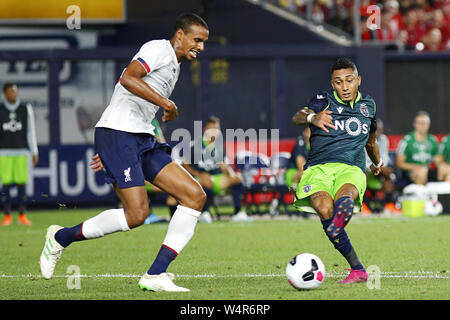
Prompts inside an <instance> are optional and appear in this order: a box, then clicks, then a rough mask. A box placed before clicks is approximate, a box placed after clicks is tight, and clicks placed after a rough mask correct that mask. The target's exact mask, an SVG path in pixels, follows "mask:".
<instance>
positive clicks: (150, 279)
mask: <svg viewBox="0 0 450 320" xmlns="http://www.w3.org/2000/svg"><path fill="white" fill-rule="evenodd" d="M174 278H175V276H174V274H173V273H166V272H164V273H161V274H153V275H149V274H148V273H145V274H144V275H143V276H142V278H141V279H140V280H139V283H138V286H139V288H141V289H143V290H150V291H156V292H189V291H191V290H189V289H186V288H183V287H179V286H177V285H176V284H174V283H173V282H172V280H173V279H174Z"/></svg>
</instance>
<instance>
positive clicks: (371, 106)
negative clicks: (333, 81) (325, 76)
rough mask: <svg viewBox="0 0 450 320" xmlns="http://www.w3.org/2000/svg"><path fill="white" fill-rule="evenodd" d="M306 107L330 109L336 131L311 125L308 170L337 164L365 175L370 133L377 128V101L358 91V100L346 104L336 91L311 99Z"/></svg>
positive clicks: (320, 109) (323, 93)
mask: <svg viewBox="0 0 450 320" xmlns="http://www.w3.org/2000/svg"><path fill="white" fill-rule="evenodd" d="M306 108H308V109H312V110H313V111H314V112H315V113H318V112H320V111H323V110H331V111H332V112H333V113H332V115H331V116H332V118H333V124H334V126H335V127H336V129H331V128H328V129H329V132H325V131H324V130H322V129H320V128H318V127H316V126H314V125H311V126H310V128H311V138H310V145H311V149H310V152H309V155H308V160H307V162H306V165H305V169H306V168H308V167H310V166H314V165H317V164H324V163H331V162H338V163H345V164H348V165H352V166H357V167H359V168H360V169H361V170H362V171H363V172H365V171H366V155H365V152H364V150H365V146H366V143H367V140H368V138H369V133H370V132H374V131H375V130H376V128H377V126H376V119H375V114H376V106H375V101H374V100H373V99H372V98H371V97H369V96H366V97H363V96H362V95H361V93H360V92H358V95H357V97H356V99H355V101H352V102H349V103H346V102H343V101H342V100H341V99H339V96H338V95H337V93H336V92H333V93H328V92H321V93H318V94H317V95H316V96H315V97H314V98H313V99H311V100H310V102H309V103H308V104H307V106H306Z"/></svg>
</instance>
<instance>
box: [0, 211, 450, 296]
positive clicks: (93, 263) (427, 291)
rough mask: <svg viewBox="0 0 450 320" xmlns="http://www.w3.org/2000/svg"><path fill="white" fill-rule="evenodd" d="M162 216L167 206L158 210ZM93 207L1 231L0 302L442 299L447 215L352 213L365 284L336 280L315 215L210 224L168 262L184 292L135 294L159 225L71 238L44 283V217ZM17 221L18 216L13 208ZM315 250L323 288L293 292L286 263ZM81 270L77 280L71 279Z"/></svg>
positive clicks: (335, 263)
mask: <svg viewBox="0 0 450 320" xmlns="http://www.w3.org/2000/svg"><path fill="white" fill-rule="evenodd" d="M156 210H157V211H156V213H157V214H160V215H166V214H167V209H165V208H160V209H159V210H158V208H156ZM100 211H101V209H92V210H72V209H62V210H55V211H33V212H30V213H29V214H28V216H29V218H30V220H31V221H32V222H33V225H32V226H31V227H24V226H21V225H18V224H17V223H16V222H15V223H14V224H13V225H11V226H9V227H2V228H1V229H0V243H1V251H0V252H1V259H0V299H1V300H5V299H12V300H16V299H21V300H23V299H24V300H30V299H43V300H48V299H50V300H52V299H132V300H135V299H148V300H165V299H168V300H178V299H182V300H191V299H192V300H294V299H295V300H309V299H314V300H318V299H326V300H329V299H377V300H379V299H417V300H422V299H439V300H444V299H449V298H450V290H449V289H450V255H449V250H448V248H449V244H450V232H449V230H450V215H443V216H439V217H427V218H415V219H413V218H404V217H391V218H388V217H385V218H383V217H376V216H372V217H360V216H355V217H354V218H353V219H352V221H351V222H350V224H349V225H348V226H347V228H346V230H347V232H348V233H349V235H350V238H351V240H352V243H353V245H354V247H355V249H356V250H357V252H358V254H359V257H360V259H361V261H362V262H363V263H364V265H365V267H366V268H368V267H369V266H373V267H371V268H372V269H373V270H377V268H378V270H379V271H380V274H379V275H380V277H379V278H378V280H379V282H377V281H376V280H377V278H374V280H373V281H370V283H369V285H367V284H365V283H359V284H352V285H341V284H338V281H339V280H341V279H343V278H344V277H345V275H346V274H347V272H346V271H345V270H344V268H347V267H348V266H347V264H346V262H345V260H344V258H342V257H341V256H340V255H339V253H338V252H337V251H336V250H334V248H333V247H332V245H331V244H330V242H329V241H328V239H327V238H326V236H325V234H324V232H323V230H322V227H321V224H320V222H319V221H318V220H317V218H315V217H312V218H310V219H306V220H302V219H297V218H296V219H291V220H258V221H254V222H252V223H230V222H228V221H225V220H223V221H215V222H213V223H212V224H198V225H197V229H196V234H195V236H194V238H193V239H192V240H191V242H190V243H189V244H188V245H187V247H186V248H185V249H184V251H183V252H182V253H181V254H180V255H179V256H178V257H177V259H176V260H175V261H174V262H173V263H172V265H171V266H170V267H169V270H168V271H169V272H173V273H175V274H176V275H177V276H178V278H177V279H175V283H176V284H178V285H180V286H183V287H187V288H189V289H190V290H191V292H189V293H154V292H144V291H141V290H140V289H139V288H138V286H137V283H138V280H139V278H140V276H141V275H142V274H143V273H144V272H146V270H147V269H148V267H149V266H150V264H151V263H152V261H153V259H154V257H155V256H156V254H157V251H158V250H159V247H160V245H161V242H162V240H163V239H164V236H165V233H166V230H167V223H157V224H151V225H143V226H141V227H139V228H137V229H134V230H131V231H130V232H125V233H116V234H112V235H109V236H107V237H104V238H101V239H96V240H91V241H84V242H77V243H74V244H73V245H71V246H70V247H69V248H68V249H67V250H65V252H64V253H63V255H62V258H61V260H60V261H59V263H58V265H57V267H56V270H55V277H54V278H53V279H51V280H45V279H43V278H41V276H40V271H39V264H38V261H39V256H40V254H41V250H42V246H43V244H44V233H45V230H46V228H47V227H48V226H49V225H50V224H60V225H63V226H73V225H75V224H78V223H80V222H81V221H83V220H85V219H87V218H89V217H91V216H93V215H95V214H97V213H98V212H100ZM14 219H15V221H17V220H16V219H17V215H14ZM300 252H310V253H314V254H316V255H317V256H319V257H320V258H321V259H322V261H323V262H324V264H325V267H326V277H325V280H324V283H323V284H322V286H321V287H319V288H318V289H316V290H313V291H296V290H294V289H293V288H292V287H291V286H290V285H289V284H288V282H287V280H286V278H285V275H284V270H285V267H286V264H287V263H288V261H289V260H290V259H291V258H292V257H293V256H294V255H296V254H297V253H300ZM78 271H79V274H80V277H76V274H77V272H78Z"/></svg>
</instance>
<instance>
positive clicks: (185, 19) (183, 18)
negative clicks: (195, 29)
mask: <svg viewBox="0 0 450 320" xmlns="http://www.w3.org/2000/svg"><path fill="white" fill-rule="evenodd" d="M192 25H198V26H202V27H204V28H205V29H206V30H209V28H208V24H207V23H206V22H205V20H203V19H202V18H201V17H200V16H198V15H196V14H195V13H183V14H182V15H180V16H179V17H178V19H177V21H176V22H175V26H174V30H173V31H174V32H177V30H178V29H181V30H183V32H184V33H187V32H188V30H189V27H190V26H192Z"/></svg>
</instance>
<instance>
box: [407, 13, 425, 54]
mask: <svg viewBox="0 0 450 320" xmlns="http://www.w3.org/2000/svg"><path fill="white" fill-rule="evenodd" d="M404 22H405V29H404V30H406V31H407V32H408V41H407V45H408V46H411V47H416V45H417V44H418V43H419V42H421V41H422V37H423V36H424V35H425V34H426V33H427V31H426V29H425V28H424V27H422V26H421V25H420V24H419V23H418V17H417V9H416V8H415V7H414V6H412V7H410V8H409V9H408V11H406V13H405V17H404Z"/></svg>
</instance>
